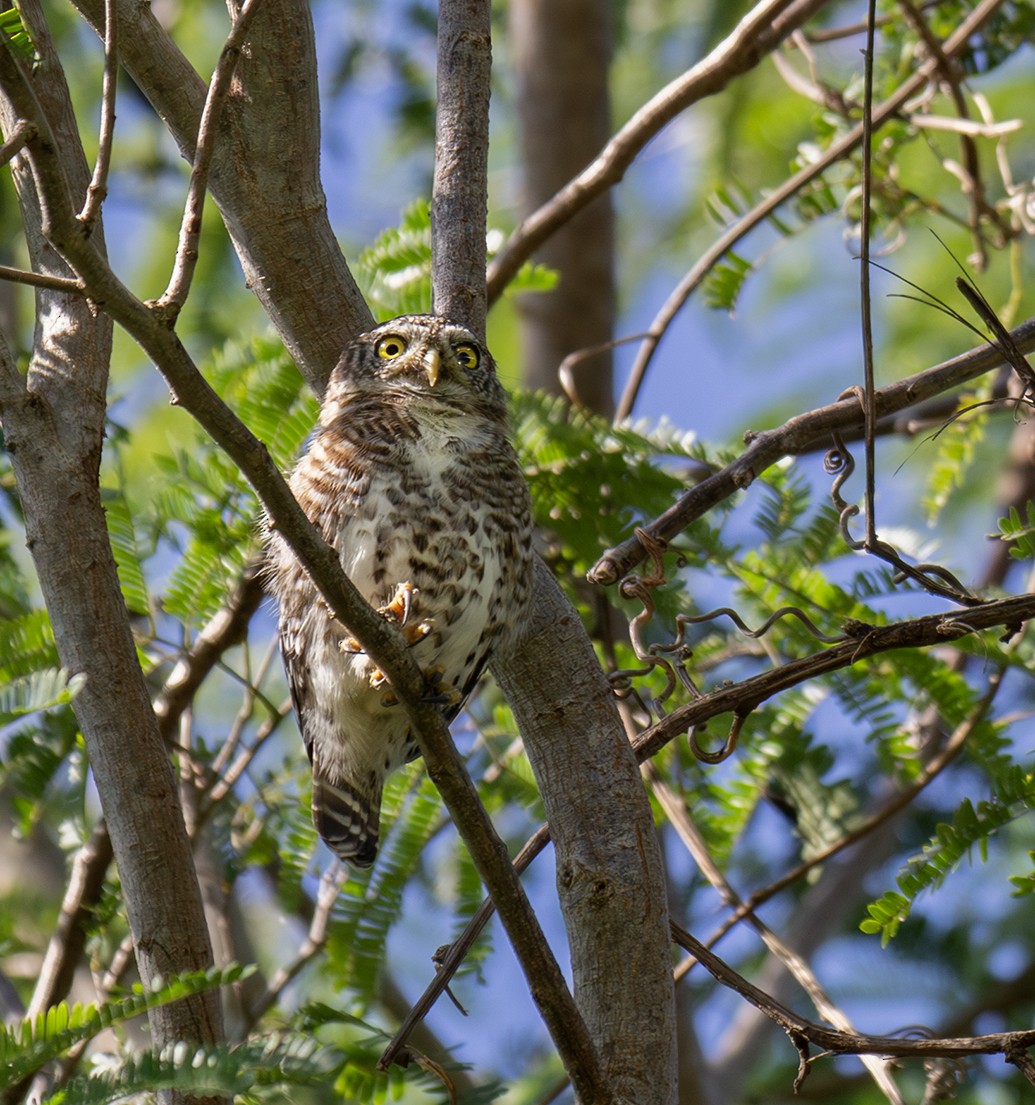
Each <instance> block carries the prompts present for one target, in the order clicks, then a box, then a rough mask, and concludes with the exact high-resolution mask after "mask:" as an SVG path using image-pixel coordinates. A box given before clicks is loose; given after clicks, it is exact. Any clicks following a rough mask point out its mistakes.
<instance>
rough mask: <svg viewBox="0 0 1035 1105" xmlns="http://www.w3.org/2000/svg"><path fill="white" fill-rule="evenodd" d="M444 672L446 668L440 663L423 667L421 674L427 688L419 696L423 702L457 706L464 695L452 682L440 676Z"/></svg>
mask: <svg viewBox="0 0 1035 1105" xmlns="http://www.w3.org/2000/svg"><path fill="white" fill-rule="evenodd" d="M445 674H446V669H445V668H444V667H442V665H441V664H436V665H435V667H433V668H425V669H424V670H423V671H422V672H421V675H423V676H424V683H425V686H426V688H427V689H426V690H425V692H424V694H423V695H422V696H421V697H422V698H423V700H424V701H425V702H431V703H433V704H434V705H435V706H458V705H459V704H460V703H461V702H462V701H463V699H464V696H463V695H462V694H461V693H460V691H459V690H458V689H457V688H456V687H455V686H454V685H453V684H452V683H447V682H446V680H445V679H443V678H442V677H443V676H444V675H445Z"/></svg>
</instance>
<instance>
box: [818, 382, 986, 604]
mask: <svg viewBox="0 0 1035 1105" xmlns="http://www.w3.org/2000/svg"><path fill="white" fill-rule="evenodd" d="M852 390H855V389H852ZM846 394H847V393H846ZM831 436H832V438H833V441H834V447H833V448H832V449H830V450H828V451H827V453H826V454H825V455H824V457H823V469H824V471H826V472H827V473H828V474H829V475H832V476H833V477H834V482H833V484H832V485H831V487H830V498H831V500H832V501H833V504H834V507H835V508H836V510H837V512H838V524H839V526H840V528H841V537H842V539H843V540H844V543H845V544H846V545H847V546H848V548H850V549H853V550H856V551H859V552H868V553H870V554H871V555H873V556H876V557H877V558H878V559H880V560H883V561H884V562H885V563H886V564H890V565H891V567H892V568H894V569H895V573H894V575H893V576H892V581H893V582H894V583H896V584H897V583H901V582H902V581H903V580H905V579H911V580H913V581H914V582H915V583H917V584H919V585H920V586H921V587H922V588H923V589H924V590H925V591H928V592H929V593H930V594H932V595H939V596H941V597H942V598H947V599H950V600H951V601H953V602H958V603H961V604H962V605H964V606H975V605H977V604H978V603H980V602H981V601H982V599H981V598H980V596H978V595H975V594H974V593H973V592H971V591H969V590H968V589H967V588H966V587H965V586H964V585H963V584H962V583H961V582H960V581H959V580H958V579H957V578H956V576H954V575H953V574H952V572H950V571H949V569H948V568H944V567H942V565H940V564H910V563H908V562H907V561H905V560H903V559H902V556H901V555H900V553H899V552H898V550H897V549H895V548H894V546H892V545H889V544H888V543H887V541H879V540H874V541H872V542H867V541H866V540H865V539H864V540H861V541H860V540H856V539H855V538H854V537H852V533H851V529H850V528H849V522H850V521H851V519H852V518H854V517H855V516H856V515H858V513H859V508H858V506H856V505H855V504H854V503H849V502H846V501H845V499H844V497H843V496H842V494H841V488H842V487H843V486H844V484H845V481H846V480H848V479H849V477H850V476H851V475H852V473H853V472H854V471H855V460H854V458H853V457H852V454H851V451H850V450H849V449H848V446H847V445H845V443H844V439H843V438H842V437H841V435H840V434H839V433H838V432H837V431H836V430H834V431H833V432H832V434H831Z"/></svg>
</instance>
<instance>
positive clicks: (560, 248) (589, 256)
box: [510, 0, 615, 416]
mask: <svg viewBox="0 0 1035 1105" xmlns="http://www.w3.org/2000/svg"><path fill="white" fill-rule="evenodd" d="M510 11H511V33H512V41H513V49H514V60H515V65H516V69H517V73H518V82H519V83H518V95H517V106H518V123H519V127H520V132H521V152H522V162H523V165H524V169H525V178H524V189H523V195H522V207H523V209H524V213H525V214H528V213H529V212H532V211H534V210H536V208H538V207H539V205H540V204H541V203H543V202H544V201H546V200H548V199H549V198H550V197H551V196H553V195H554V194H555V193H556V192H557V191H558V190H559V189H560V187H561V186H562V185H564V184H566V183H567V182H568V181H569V180H570V179H571V178H572V177H573V176H575V175H576V174H577V173H578V172H579V171H580V170H581V169H584V168H585V167H586V165H588V164H589V163H590V162H591V161H592V160H593V159H594V158H595V157H596V156H597V154H598V153H599V152H600V150H601V149H602V148H603V147H604V146H605V145H606V144H607V140H608V138H609V137H610V134H611V113H610V94H609V89H608V65H609V63H610V59H611V32H610V6H609V5H608V4H606V3H604V0H515V2H514V3H512V4H511V8H510ZM536 260H537V261H540V262H542V263H543V264H546V265H549V266H550V267H551V268H553V269H555V270H556V271H557V272H558V273H559V274H560V282H559V283H558V285H557V287H556V288H554V289H553V290H552V291H549V292H545V293H536V294H533V295H527V296H524V297H523V298H522V299H521V300H520V310H521V316H522V320H523V327H522V345H523V348H524V355H525V367H524V380H525V384H526V386H527V387H529V388H543V389H545V390H546V391H550V392H553V393H554V394H560V393H561V390H562V388H561V383H560V380H559V377H558V370H559V369H560V367H561V362H562V361H563V360H564V358H565V357H567V356H568V354H570V353H573V352H575V351H577V350H583V349H586V350H589V349H593V348H595V347H596V346H599V345H601V344H604V343H606V342H609V341H610V340H611V338H612V336H613V330H614V314H615V286H614V212H613V210H612V205H611V196H610V193H607V194H605V195H603V196H601V197H600V198H599V199H597V200H595V201H594V202H593V203H592V204H590V205H589V206H588V207H587V208H586V209H585V210H584V211H582V212H581V213H580V214H578V215H576V216H575V218H573V219H572V220H571V222H569V223H568V224H567V225H566V226H565V227H564V228H563V229H561V230H560V231H559V232H558V233H556V234H555V235H554V236H553V237H552V238H550V240H549V241H548V242H546V243H545V245H543V246H542V247H541V248H540V249H539V250H538V251H537V253H536ZM571 377H572V384H573V387H574V395H575V397H576V398H577V400H578V402H579V403H580V404H581V405H582V406H585V407H589V408H590V409H591V410H594V411H597V412H598V413H600V414H603V415H606V416H610V414H611V413H612V412H613V410H614V394H613V369H612V356H611V352H610V350H605V351H602V352H599V353H594V354H592V355H591V356H587V357H586V358H584V359H580V360H579V361H578V362H577V363H575V364H574V365H573V366H572V371H571Z"/></svg>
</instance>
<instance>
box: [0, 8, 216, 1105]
mask: <svg viewBox="0 0 1035 1105" xmlns="http://www.w3.org/2000/svg"><path fill="white" fill-rule="evenodd" d="M21 12H22V17H23V19H24V21H25V22H26V24H27V25H28V26H29V27H30V28H31V33H32V36H33V41H34V44H35V46H36V48H37V50H38V51H39V52H40V53H41V54H42V55H43V58H44V60H43V63H42V64H40V65H39V66H38V67H36V69H35V70H34V71H33V72H32V73H31V74H30V73H29V71H28V68H26V69H25V70H24V71H22V72H21V74H20V75H19V74H18V72H17V70H16V69H15V68H14V65H15V63H14V62H13V59H12V56H11V55H10V54H9V53H7V52H6V51H5V52H4V56H3V95H2V96H0V123H2V126H3V130H4V134H5V137H6V136H10V135H11V134H12V133H13V132H14V131H15V130H16V129H17V127H18V125H19V123H20V121H22V120H24V119H26V118H31V117H32V114H33V112H34V111H37V110H39V111H40V112H41V113H42V115H43V117H44V118H45V120H46V122H47V123H48V124H49V128H50V130H51V132H52V133H51V135H49V136H44V135H41V136H40V138H38V139H37V140H36V142H43V141H46V142H47V143H48V144H52V145H53V148H54V150H55V151H56V154H57V157H58V159H59V160H60V162H61V165H62V168H63V170H64V172H65V175H66V178H67V180H68V182H69V186H70V189H71V193H72V196H73V197H74V198H75V200H77V201H78V202H79V203H81V202H82V200H83V198H85V195H86V188H87V184H88V183H89V179H90V175H89V170H88V168H87V165H86V160H85V158H84V156H83V151H82V147H81V145H80V143H79V136H78V128H77V125H76V121H75V118H74V115H73V113H72V108H71V103H70V101H69V97H68V90H67V87H66V86H65V83H64V79H63V74H62V70H61V66H60V64H59V62H58V59H57V56H56V55H55V53H54V51H53V45H52V43H51V41H50V38H49V35H48V33H47V31H46V28H45V24H44V20H43V15H42V12H41V10H40V9H39V7H38V4H36V3H35V2H34V0H25V3H23V4H22V5H21ZM33 98H35V101H36V103H38V105H39V109H36V107H35V104H34V103H33V102H32V101H33ZM33 150H34V145H33V144H30V145H29V147H28V148H27V149H26V151H24V152H23V153H21V154H20V155H19V156H18V157H17V158H16V159H15V161H14V162H13V164H12V168H13V172H14V179H15V184H16V187H17V191H18V197H19V201H20V205H21V210H22V216H23V221H24V225H25V231H26V238H27V242H28V247H29V253H30V257H31V259H32V264H33V268H34V269H35V270H36V271H37V272H40V273H43V274H47V275H54V276H61V277H68V276H69V275H70V273H69V271H68V269H67V268H66V266H65V265H64V263H63V261H62V260H61V258H60V257H59V256H58V255H57V253H56V251H55V250H54V248H53V247H52V246H51V245H50V244H49V243H48V241H47V239H46V236H45V234H44V227H45V226H46V225H47V215H46V213H45V212H44V211H43V209H42V208H41V203H40V197H39V195H38V194H37V191H36V173H38V172H40V171H41V169H40V165H39V163H38V162H37V160H36V158H35V156H34V152H33ZM48 229H49V227H48ZM92 233H93V240H94V241H95V242H97V243H98V245H99V246H101V247H102V246H103V236H102V232H101V228H100V226H99V225H98V226H96V227H94V229H93V232H92ZM37 319H38V322H37V329H36V335H35V341H34V348H33V353H32V358H31V360H30V363H29V367H28V373H27V375H26V376H24V377H22V376H21V375H20V374H19V373H18V371H17V369H16V368H15V366H14V364H13V362H12V360H11V359H10V356H9V354H8V352H7V350H6V348H4V349H3V350H2V351H0V356H2V358H3V362H4V363H2V364H0V415H2V418H3V425H4V435H5V444H6V448H7V450H8V452H9V454H10V456H11V461H12V466H13V468H14V473H15V478H16V481H17V488H18V494H19V497H20V501H21V505H22V508H23V510H24V513H25V523H26V533H27V542H28V546H29V550H30V552H31V554H32V558H33V562H34V564H35V566H36V571H37V574H38V577H39V581H40V587H41V590H42V592H43V595H44V599H45V601H46V604H47V608H48V610H49V613H50V618H51V622H52V625H53V629H54V637H55V641H56V644H57V650H58V655H59V657H60V660H61V663H62V665H63V667H65V668H66V669H67V671H68V672H69V674H70V675H78V676H81V677H83V684H82V688H81V690H80V691H79V694H78V695H77V696H76V698H75V700H74V703H73V705H74V709H75V713H76V717H77V719H78V721H79V724H80V727H81V730H82V733H83V739H84V741H85V744H86V750H87V754H88V756H89V761H90V766H91V769H92V772H93V776H94V780H95V782H96V785H97V790H98V793H99V795H100V799H101V805H102V807H103V810H104V815H105V819H106V821H107V823H108V827H109V830H110V832H111V837H112V843H113V846H114V852H115V858H116V862H117V863H118V868H119V876H120V879H121V882H122V887H123V891H124V894H125V900H126V909H127V914H128V919H129V924H130V929H131V931H132V934H133V940H134V948H135V951H136V958H137V966H138V969H139V973H140V977H141V980H142V981H143V984H144V987H145V988H146V989H151V988H152V987H153V985H154V980H155V979H156V978H157V977H159V976H163V977H169V976H170V975H173V974H176V973H178V972H182V971H186V970H201V969H204V968H207V967H210V966H211V964H212V953H211V948H210V945H209V939H208V931H207V928H206V925H205V918H204V914H203V912H202V908H201V898H200V894H199V891H198V884H197V880H196V878H195V875H194V867H193V862H192V858H191V850H190V842H189V840H188V838H187V833H186V830H185V828H184V823H183V818H182V814H181V811H180V807H179V803H178V799H177V793H176V786H175V781H174V777H173V772H172V769H171V766H170V764H169V758H168V755H167V752H166V749H165V747H164V745H163V743H162V741H161V738H160V737H159V734H158V727H157V723H156V721H155V715H154V711H153V710H152V708H151V701H150V697H149V695H148V691H147V686H146V684H145V682H144V677H143V673H142V672H141V670H140V665H139V663H138V661H137V656H136V648H135V645H134V642H133V637H132V633H131V630H130V625H129V617H128V614H127V610H126V605H125V602H124V601H123V598H122V592H121V590H120V587H119V580H118V575H117V571H116V567H115V560H114V557H113V555H112V551H111V546H110V543H109V541H108V533H107V527H106V523H105V516H104V509H103V507H102V505H101V496H100V487H99V469H100V460H101V443H102V440H103V437H104V417H105V389H106V386H107V377H108V364H109V357H110V353H111V336H112V326H111V321H110V319H109V318H108V317H107V316H106V315H104V314H103V313H101V312H98V311H97V310H96V309H95V308H94V307H93V305H92V304H90V303H88V302H87V301H86V300H85V299H84V298H83V297H82V296H80V295H75V294H72V295H70V294H66V293H63V292H52V291H45V290H42V289H41V290H39V291H38V292H37ZM150 1024H151V1031H152V1038H153V1042H154V1045H155V1047H156V1048H161V1047H163V1046H164V1045H166V1044H171V1043H173V1042H175V1041H177V1040H187V1041H192V1042H194V1043H196V1044H214V1043H217V1042H219V1041H220V1039H221V1038H222V1027H221V1016H220V1010H219V1001H218V996H217V995H216V994H213V993H209V994H205V995H200V996H197V997H194V998H191V999H185V1000H183V1001H179V1002H176V1003H174V1004H172V1005H168V1006H165V1007H162V1008H159V1009H155V1010H153V1011H152V1013H151V1015H150ZM178 1096H179V1095H172V1094H170V1095H168V1100H176V1099H177V1098H178Z"/></svg>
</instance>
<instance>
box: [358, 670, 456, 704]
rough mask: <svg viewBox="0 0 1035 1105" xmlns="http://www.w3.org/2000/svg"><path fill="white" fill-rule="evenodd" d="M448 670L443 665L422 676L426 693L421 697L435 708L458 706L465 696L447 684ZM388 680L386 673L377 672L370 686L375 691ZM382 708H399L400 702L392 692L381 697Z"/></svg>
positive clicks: (423, 672)
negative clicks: (444, 677)
mask: <svg viewBox="0 0 1035 1105" xmlns="http://www.w3.org/2000/svg"><path fill="white" fill-rule="evenodd" d="M445 672H446V669H445V668H443V667H442V666H441V665H436V666H435V667H433V668H425V669H424V670H423V671H422V672H421V675H423V676H424V682H425V691H424V694H423V695H421V698H422V700H423V701H424V702H430V703H431V704H432V705H434V706H458V705H459V704H460V703H461V702H462V701H463V695H462V694H461V693H460V691H459V690H457V688H456V687H455V686H453V684H452V683H447V682H446V681H445V680H444V679H443V678H442V677H443V675H445ZM387 682H388V680H387V679H386V678H385V674H384V672H381V671H375V672H374V673H373V674H372V675H371V676H370V686H371V687H373V688H374V689H375V690H376V689H377V688H378V687H383V686H384V685H385V683H387ZM381 705H382V706H398V705H399V700H398V699H397V698H396V697H395V694H394V693H393V692H392V691H391V690H387V691H385V693H384V694H383V695H381Z"/></svg>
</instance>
